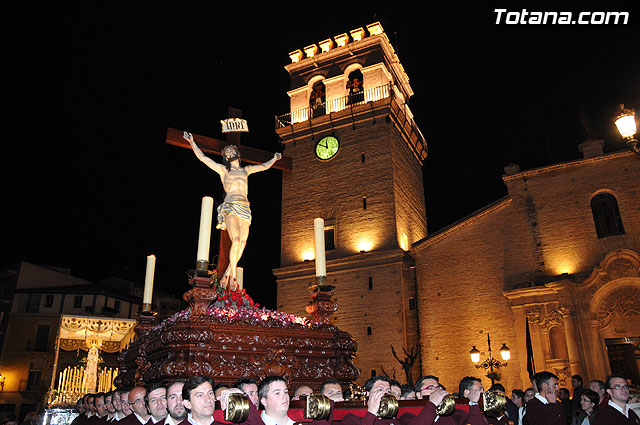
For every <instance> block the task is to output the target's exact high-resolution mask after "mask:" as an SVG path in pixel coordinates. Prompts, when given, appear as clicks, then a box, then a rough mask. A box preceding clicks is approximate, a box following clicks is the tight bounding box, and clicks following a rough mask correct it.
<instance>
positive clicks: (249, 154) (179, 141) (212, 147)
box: [165, 108, 292, 275]
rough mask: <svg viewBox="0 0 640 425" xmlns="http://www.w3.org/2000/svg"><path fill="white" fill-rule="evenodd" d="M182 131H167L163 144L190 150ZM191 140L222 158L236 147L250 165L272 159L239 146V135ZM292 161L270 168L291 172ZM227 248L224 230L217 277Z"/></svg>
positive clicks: (236, 113) (238, 114) (234, 113)
mask: <svg viewBox="0 0 640 425" xmlns="http://www.w3.org/2000/svg"><path fill="white" fill-rule="evenodd" d="M229 118H242V111H241V110H240V109H236V108H229ZM182 133H183V131H182V130H177V129H175V128H168V129H167V139H166V141H165V143H168V144H170V145H174V146H180V147H183V148H187V149H189V150H191V145H189V142H188V141H186V140H185V139H184V137H182ZM192 135H193V140H194V141H195V142H196V144H197V145H198V147H199V148H200V150H201V151H202V152H205V153H213V154H216V155H219V156H222V154H221V152H222V149H223V148H224V147H225V146H227V145H236V146H238V150H239V151H240V157H241V159H242V161H245V162H248V163H251V164H262V163H263V162H266V161H268V160H270V159H271V158H273V152H268V151H264V150H261V149H256V148H252V147H249V146H242V145H241V144H240V133H239V132H234V133H226V140H219V139H214V138H212V137H207V136H201V135H199V134H192ZM291 165H292V160H291V157H287V156H282V159H280V160H279V161H276V163H275V164H273V167H272V168H275V169H277V170H284V171H291ZM229 248H231V239H230V238H229V234H228V233H227V231H226V230H221V231H220V246H219V250H218V251H219V255H218V265H217V267H218V275H219V274H220V273H222V272H224V270H226V268H227V266H228V265H229Z"/></svg>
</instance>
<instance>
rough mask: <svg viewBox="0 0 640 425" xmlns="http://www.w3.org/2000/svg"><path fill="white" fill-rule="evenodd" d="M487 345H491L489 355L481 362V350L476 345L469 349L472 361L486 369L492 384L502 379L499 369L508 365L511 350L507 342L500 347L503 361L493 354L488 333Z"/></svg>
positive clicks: (477, 366)
mask: <svg viewBox="0 0 640 425" xmlns="http://www.w3.org/2000/svg"><path fill="white" fill-rule="evenodd" d="M487 345H488V346H489V357H488V358H487V359H486V360H485V361H483V362H482V363H480V350H478V349H477V348H476V346H475V345H474V346H473V348H471V351H469V354H470V355H471V361H472V362H473V363H474V364H475V366H476V368H478V369H484V370H485V371H486V372H487V375H486V376H487V378H489V379H491V385H493V384H495V381H499V380H500V374H499V373H498V369H500V368H501V367H507V365H508V363H507V362H508V361H509V359H510V358H511V350H510V349H509V347H507V344H502V347H500V356H502V360H503V361H502V362H501V361H500V360H498V359H495V358H494V357H493V355H492V354H491V336H490V335H489V333H487Z"/></svg>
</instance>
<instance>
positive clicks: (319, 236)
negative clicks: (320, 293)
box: [313, 218, 327, 276]
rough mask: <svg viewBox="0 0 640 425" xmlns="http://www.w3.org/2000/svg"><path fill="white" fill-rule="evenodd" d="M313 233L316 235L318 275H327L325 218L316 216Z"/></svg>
mask: <svg viewBox="0 0 640 425" xmlns="http://www.w3.org/2000/svg"><path fill="white" fill-rule="evenodd" d="M313 234H314V237H315V250H316V276H326V275H327V262H326V259H325V256H324V220H323V219H321V218H316V219H314V220H313Z"/></svg>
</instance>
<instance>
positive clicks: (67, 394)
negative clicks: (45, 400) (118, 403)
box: [49, 366, 118, 406]
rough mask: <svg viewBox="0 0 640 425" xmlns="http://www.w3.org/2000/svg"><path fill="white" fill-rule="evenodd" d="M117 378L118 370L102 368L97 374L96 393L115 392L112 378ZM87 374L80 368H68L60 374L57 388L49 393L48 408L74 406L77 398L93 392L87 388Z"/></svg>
mask: <svg viewBox="0 0 640 425" xmlns="http://www.w3.org/2000/svg"><path fill="white" fill-rule="evenodd" d="M116 376H118V369H117V368H116V369H112V368H104V369H102V370H100V371H99V372H98V376H97V384H98V385H97V392H108V391H112V390H115V389H116V387H115V386H114V385H113V378H115V377H116ZM87 378H88V376H87V373H86V372H85V368H84V367H82V366H74V367H71V366H68V367H67V368H66V369H65V370H63V371H62V372H60V374H59V377H58V387H57V389H53V388H52V390H51V391H50V392H49V406H54V405H65V404H75V403H76V401H78V399H79V398H81V397H82V396H83V395H85V394H86V393H87V392H94V391H92V390H93V389H92V388H88V386H87V381H88V379H87Z"/></svg>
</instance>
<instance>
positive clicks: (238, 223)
mask: <svg viewBox="0 0 640 425" xmlns="http://www.w3.org/2000/svg"><path fill="white" fill-rule="evenodd" d="M229 116H230V117H241V116H242V111H240V110H238V109H235V108H229ZM166 143H169V144H172V145H175V146H180V147H184V148H188V149H193V151H194V152H195V153H196V155H197V156H198V158H199V159H200V160H201V161H202V162H203V163H205V164H206V165H207V166H209V167H210V168H211V169H212V170H214V171H216V172H217V173H218V174H219V175H220V179H221V181H222V185H223V187H224V190H225V200H224V202H223V204H222V205H220V206H219V207H218V216H219V220H218V225H217V226H216V227H218V228H219V229H220V247H219V248H220V251H219V261H218V265H217V267H218V271H219V272H221V271H222V270H224V273H223V274H222V277H221V279H220V284H221V285H223V286H224V287H226V286H228V285H230V286H231V289H234V290H235V289H236V286H237V280H236V276H237V274H236V269H237V264H238V260H240V257H241V256H242V252H243V251H244V246H245V244H246V240H247V236H248V231H249V224H250V210H249V205H248V204H249V202H248V199H247V192H248V185H247V177H248V176H249V174H252V173H255V172H258V171H263V170H266V169H268V168H270V167H271V166H273V168H276V169H279V170H284V171H291V167H292V161H291V158H289V157H281V154H276V155H274V154H273V153H271V152H267V151H264V150H260V149H256V148H252V147H249V146H244V145H241V144H240V134H239V133H227V140H226V141H223V140H218V139H214V138H211V137H207V136H202V135H198V134H190V133H186V132H183V131H181V130H177V129H174V128H169V129H168V130H167V139H166ZM231 146H233V147H231ZM204 153H212V154H216V155H221V156H222V157H223V162H224V164H219V163H217V162H215V161H213V160H212V159H210V158H208V157H207V156H206V155H205V154H204ZM240 155H241V156H242V161H244V162H246V163H251V164H256V165H255V166H251V165H248V166H246V167H241V166H240ZM234 157H237V158H234ZM280 158H281V159H280ZM234 159H235V161H234ZM267 165H268V166H267ZM265 167H266V168H265ZM221 173H222V174H221ZM245 173H246V174H245ZM225 174H226V175H227V176H228V179H227V183H225ZM242 174H244V176H242ZM228 201H232V203H230V202H228ZM237 201H240V202H237ZM234 202H235V204H234ZM244 202H246V204H244ZM225 204H227V205H226V206H225ZM245 206H246V209H245V208H244V207H245ZM220 213H222V218H223V220H222V222H221V221H220V215H221V214H220ZM247 213H248V214H249V215H247ZM242 216H244V218H241V217H242ZM247 217H249V220H247V219H246V218H247ZM234 235H235V237H234ZM234 239H235V242H236V244H235V246H234Z"/></svg>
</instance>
